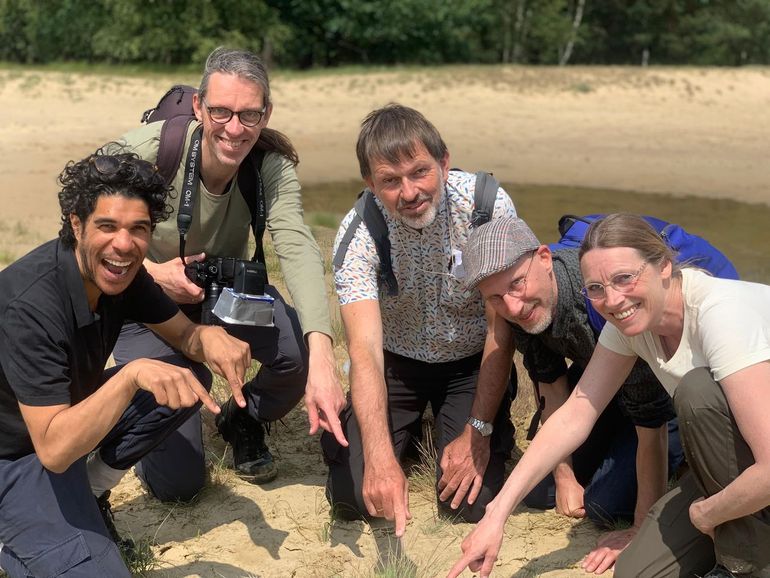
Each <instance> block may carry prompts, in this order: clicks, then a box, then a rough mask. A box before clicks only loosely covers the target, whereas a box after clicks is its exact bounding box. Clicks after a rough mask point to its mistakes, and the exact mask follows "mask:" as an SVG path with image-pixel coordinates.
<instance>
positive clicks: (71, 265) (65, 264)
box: [56, 241, 94, 327]
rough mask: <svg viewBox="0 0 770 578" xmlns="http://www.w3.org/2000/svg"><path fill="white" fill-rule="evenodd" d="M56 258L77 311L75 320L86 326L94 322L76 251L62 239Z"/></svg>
mask: <svg viewBox="0 0 770 578" xmlns="http://www.w3.org/2000/svg"><path fill="white" fill-rule="evenodd" d="M56 260H57V262H58V263H59V266H60V268H61V271H62V272H63V274H64V285H65V287H66V289H67V294H68V295H69V296H70V302H71V303H72V310H73V311H74V312H75V321H76V322H77V324H78V327H84V326H85V325H89V324H91V323H93V322H94V315H93V313H91V309H90V308H89V306H88V296H87V295H86V286H85V284H84V283H83V277H81V275H80V267H78V261H77V259H76V258H75V251H74V250H73V249H68V248H66V247H64V245H62V243H61V241H57V243H56Z"/></svg>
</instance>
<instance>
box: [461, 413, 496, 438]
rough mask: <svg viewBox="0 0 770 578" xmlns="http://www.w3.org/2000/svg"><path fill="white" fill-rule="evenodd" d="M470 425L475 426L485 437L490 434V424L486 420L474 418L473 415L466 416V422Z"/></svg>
mask: <svg viewBox="0 0 770 578" xmlns="http://www.w3.org/2000/svg"><path fill="white" fill-rule="evenodd" d="M467 423H469V424H470V425H472V426H473V427H475V428H476V429H477V430H478V432H479V433H480V434H481V435H482V437H487V436H489V435H491V434H492V429H494V428H493V427H492V424H491V423H490V422H488V421H481V420H480V419H476V418H475V417H473V416H471V417H469V418H468V422H467Z"/></svg>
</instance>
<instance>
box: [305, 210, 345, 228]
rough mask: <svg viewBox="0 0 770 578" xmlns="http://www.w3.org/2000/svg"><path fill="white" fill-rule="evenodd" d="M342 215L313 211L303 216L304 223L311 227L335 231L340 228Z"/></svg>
mask: <svg viewBox="0 0 770 578" xmlns="http://www.w3.org/2000/svg"><path fill="white" fill-rule="evenodd" d="M342 217H343V215H340V214H337V213H329V212H325V211H313V212H310V213H306V214H305V222H306V223H307V224H308V225H311V226H313V227H325V228H327V229H333V230H334V231H336V230H337V227H339V226H340V222H341V221H342Z"/></svg>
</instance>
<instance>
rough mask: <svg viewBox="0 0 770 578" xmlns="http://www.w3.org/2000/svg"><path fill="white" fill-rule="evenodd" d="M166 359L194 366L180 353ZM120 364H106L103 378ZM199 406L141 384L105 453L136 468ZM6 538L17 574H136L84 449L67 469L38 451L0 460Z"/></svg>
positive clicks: (4, 561)
mask: <svg viewBox="0 0 770 578" xmlns="http://www.w3.org/2000/svg"><path fill="white" fill-rule="evenodd" d="M162 361H167V362H169V363H173V364H175V365H180V366H185V367H187V366H190V362H189V360H187V359H184V358H182V357H181V356H179V355H175V356H173V357H170V358H164V359H163V360H162ZM120 369H121V368H120V367H115V368H111V369H109V370H107V371H105V373H104V381H106V380H107V379H109V378H110V377H112V376H113V375H114V374H115V373H117V371H119V370H120ZM192 369H193V371H195V374H196V376H197V377H198V379H199V380H200V381H201V383H203V384H204V386H205V387H206V388H207V389H208V388H210V387H211V374H210V373H209V372H208V370H207V369H206V368H205V367H204V366H203V365H201V364H193V365H192ZM199 406H200V404H198V405H196V406H195V407H192V408H185V409H179V410H171V409H169V408H167V407H163V406H159V405H158V404H157V403H155V399H154V397H153V396H152V394H150V393H148V392H146V391H139V392H138V393H137V394H136V395H135V396H134V398H133V400H132V401H131V403H130V405H129V406H128V407H127V408H126V410H125V412H123V415H122V416H121V418H120V420H118V423H117V424H116V425H115V426H114V427H113V428H112V430H111V431H110V432H109V433H108V434H107V436H105V438H104V439H103V440H102V442H101V443H100V444H99V451H100V453H101V457H102V460H103V461H104V462H105V463H106V464H108V465H109V466H112V467H114V468H117V469H125V468H129V467H131V466H132V465H133V464H134V463H136V462H137V461H138V460H139V459H140V458H141V457H142V456H143V455H145V454H147V453H148V452H151V451H152V450H153V448H155V447H157V445H158V444H160V443H161V442H162V441H163V440H164V439H165V438H166V437H167V436H168V435H170V434H171V433H172V432H173V431H174V430H175V429H176V428H177V427H179V425H180V424H181V423H183V422H184V421H185V420H186V419H187V418H189V417H190V415H192V414H194V413H196V412H197V411H198V409H199ZM0 542H3V544H4V546H3V549H2V553H0V566H2V567H3V569H4V570H5V572H6V573H7V574H8V575H9V576H10V577H11V578H26V577H29V576H37V577H55V576H66V577H67V578H94V577H95V576H109V577H110V578H119V577H120V578H122V577H126V578H130V576H131V574H130V573H129V571H128V569H127V568H126V566H125V564H124V563H123V560H122V559H121V557H120V552H119V551H118V548H117V546H116V545H115V543H114V542H113V541H112V539H111V538H110V536H109V533H108V532H107V528H106V527H105V525H104V521H103V520H102V516H101V514H100V512H99V508H98V506H97V505H96V500H95V498H94V496H93V494H92V493H91V486H90V484H89V481H88V473H87V471H86V457H85V456H84V457H82V458H80V459H79V460H77V461H76V462H75V463H73V464H72V465H71V466H70V467H69V468H68V469H67V470H66V471H65V472H64V473H61V474H54V473H52V472H50V471H48V470H46V469H45V468H44V467H43V465H42V464H41V463H40V460H39V459H38V458H37V455H36V454H30V455H28V456H25V457H23V458H19V459H17V460H0Z"/></svg>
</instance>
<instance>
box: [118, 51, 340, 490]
mask: <svg viewBox="0 0 770 578" xmlns="http://www.w3.org/2000/svg"><path fill="white" fill-rule="evenodd" d="M193 111H194V113H195V117H196V120H197V122H195V121H194V122H192V123H190V125H189V127H188V128H187V132H186V135H185V137H184V138H185V139H186V141H185V144H184V147H183V149H182V155H181V159H180V161H179V165H178V168H176V169H175V171H174V172H175V174H174V175H173V178H172V179H171V182H170V184H171V186H172V189H173V192H172V198H171V199H170V200H169V203H170V204H171V206H172V209H173V212H172V218H171V219H169V221H167V222H166V223H163V224H162V225H160V226H159V227H158V228H157V229H156V230H155V232H154V234H153V236H152V242H151V244H150V250H149V253H148V259H147V261H146V263H145V265H146V267H147V270H148V271H149V273H150V274H151V275H152V276H153V278H154V279H155V280H156V282H157V283H158V284H159V285H160V286H161V287H162V288H163V290H164V291H165V292H166V294H168V295H169V296H170V297H171V298H172V299H173V300H174V301H176V302H177V303H178V304H180V307H181V308H182V310H183V311H185V312H186V313H188V315H190V317H191V319H194V320H196V319H201V320H202V322H204V323H217V324H221V325H223V326H224V327H225V328H226V330H227V331H228V332H229V333H231V334H232V335H235V336H237V337H238V338H240V339H243V340H244V341H247V342H248V343H249V344H250V346H251V353H252V356H253V357H254V359H256V360H258V361H259V362H260V363H261V367H260V369H259V371H258V373H257V374H256V376H255V377H254V378H253V379H252V380H251V381H249V382H248V383H247V384H246V386H245V387H244V395H245V398H246V401H247V404H246V406H244V407H241V406H239V404H237V403H235V400H234V399H233V398H231V399H230V400H228V401H227V402H226V403H225V404H224V405H223V408H222V413H221V414H220V415H219V416H218V417H217V421H216V426H217V429H218V430H219V432H220V433H221V435H222V437H223V438H224V439H225V440H226V441H227V442H228V443H229V444H230V445H231V446H232V450H233V466H234V468H235V470H236V473H237V474H238V475H240V476H241V477H242V478H244V479H246V480H248V481H250V482H253V483H266V482H269V481H271V480H273V479H274V478H275V477H276V475H277V473H278V470H277V467H276V464H275V462H274V460H273V456H272V454H271V452H270V451H269V449H268V448H267V445H266V443H265V429H266V427H267V425H269V424H270V423H271V422H274V421H276V420H278V419H280V418H282V417H284V416H285V415H286V414H287V413H288V412H289V411H290V410H291V409H292V408H293V407H294V406H295V405H296V404H297V403H298V402H299V400H300V399H301V398H302V396H303V394H304V395H305V405H306V407H307V410H308V418H309V421H310V433H311V434H312V433H315V432H316V431H317V430H318V428H319V427H321V428H323V429H326V430H328V431H331V432H333V433H334V435H335V436H336V437H337V439H338V440H339V441H340V443H343V444H345V443H347V442H346V440H345V438H344V436H343V434H342V430H341V429H340V424H339V419H338V417H337V416H338V413H339V411H340V409H341V408H342V407H343V406H344V401H345V400H344V394H343V392H342V388H341V385H340V382H339V378H338V375H337V371H336V361H335V359H334V353H333V348H332V338H331V335H332V329H331V321H330V315H329V303H328V299H327V295H326V290H325V288H326V283H325V280H324V269H323V263H322V260H321V255H320V251H319V249H318V245H317V244H316V242H315V240H314V238H313V236H312V233H311V231H310V229H309V227H308V226H307V225H305V223H304V220H303V214H302V200H301V196H300V185H299V181H298V179H297V174H296V170H295V166H296V164H297V163H298V162H299V161H298V157H297V153H296V151H295V149H294V147H293V146H292V144H291V142H290V141H289V139H288V138H287V137H286V136H284V135H283V134H281V133H279V132H277V131H275V130H273V129H270V128H268V127H267V124H268V121H269V120H270V116H271V113H272V111H273V104H272V102H271V100H270V87H269V82H268V76H267V71H266V70H265V67H264V65H263V64H262V62H261V61H260V60H259V58H258V57H257V56H256V55H254V54H252V53H250V52H246V51H241V50H231V49H227V48H218V49H216V50H214V51H213V52H212V53H211V54H210V55H209V57H208V59H207V61H206V65H205V69H204V72H203V77H202V80H201V84H200V88H199V90H198V92H197V93H196V94H195V95H194V96H193ZM163 127H164V123H163V122H153V123H150V124H147V125H145V126H142V127H140V128H138V129H136V130H134V131H132V132H130V133H128V134H126V135H125V136H124V137H123V139H122V142H124V143H125V144H126V146H128V147H129V148H131V150H134V151H135V152H137V153H138V154H139V155H140V156H141V157H142V158H144V159H146V160H148V161H150V162H157V163H158V164H159V165H160V161H159V146H160V141H161V131H162V130H163ZM252 149H254V150H260V151H263V152H264V156H263V157H262V161H261V167H260V168H259V170H258V172H257V174H256V179H257V182H256V183H253V186H254V188H257V187H258V186H261V188H262V190H263V192H264V206H261V207H258V210H261V211H264V212H266V228H267V230H268V231H269V232H270V235H271V238H272V242H273V245H274V248H275V253H276V255H277V257H278V261H279V262H280V265H281V269H282V272H283V277H284V279H285V282H286V285H287V287H288V289H289V292H290V293H291V296H292V299H293V303H294V305H295V307H296V311H295V309H293V308H292V307H290V306H288V305H287V304H286V302H285V300H284V299H283V297H282V296H281V295H280V293H279V292H278V291H277V290H276V289H275V287H273V286H272V285H270V284H267V283H266V270H265V264H264V261H263V260H262V261H260V260H257V259H256V253H255V257H254V258H251V259H250V257H251V256H252V250H250V248H249V243H250V233H249V231H250V230H251V227H252V214H251V210H250V206H249V204H248V202H247V200H246V198H247V197H248V198H251V199H256V198H257V195H258V191H257V190H241V189H242V188H243V187H244V185H243V181H242V180H241V178H240V176H241V173H240V171H241V169H243V170H250V169H251V166H249V165H250V163H252V162H253V158H252V155H250V153H251V152H252ZM255 202H256V201H255ZM263 214H264V213H263ZM258 251H261V243H259V242H258ZM220 294H221V296H220ZM170 351H171V349H170V348H169V346H168V344H166V343H164V342H163V341H162V340H159V339H157V338H156V337H155V336H154V335H153V334H152V333H151V332H149V331H148V330H147V328H146V327H144V326H143V325H142V324H139V323H130V324H127V325H126V327H125V328H124V331H123V333H122V334H121V338H120V340H119V342H118V344H117V347H116V349H115V358H116V360H119V361H126V360H129V359H133V358H136V357H158V356H161V355H166V354H168V353H169V352H170ZM136 471H137V474H138V475H139V477H140V478H141V479H142V481H143V483H144V485H145V487H146V488H148V489H149V491H150V492H151V493H152V494H154V495H155V496H156V497H158V498H160V499H163V500H185V501H186V500H190V499H191V498H193V497H194V496H195V495H196V494H197V493H198V491H200V489H201V488H202V487H203V485H204V484H205V481H206V465H205V459H204V451H203V436H202V429H201V420H200V417H199V416H193V417H192V418H191V419H190V420H189V421H188V422H187V423H185V424H184V425H183V426H182V427H181V428H180V429H179V431H178V432H176V433H175V434H174V436H171V437H170V438H169V439H167V440H166V442H165V443H164V444H163V445H162V446H161V447H160V448H158V450H156V451H155V452H153V453H152V454H150V455H149V456H147V457H146V458H144V459H143V460H142V461H141V463H140V464H138V466H137V468H136Z"/></svg>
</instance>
